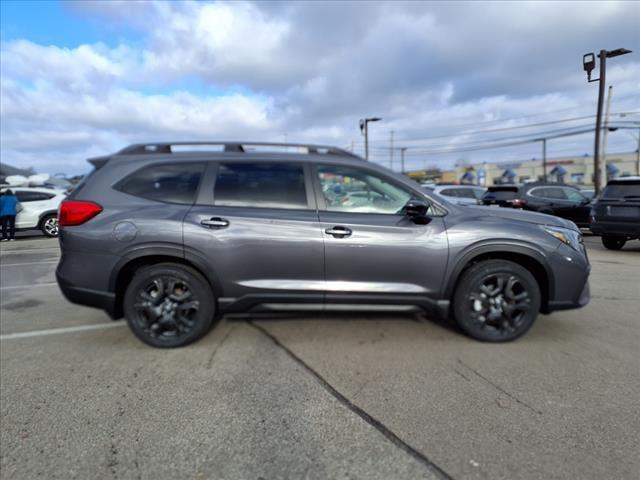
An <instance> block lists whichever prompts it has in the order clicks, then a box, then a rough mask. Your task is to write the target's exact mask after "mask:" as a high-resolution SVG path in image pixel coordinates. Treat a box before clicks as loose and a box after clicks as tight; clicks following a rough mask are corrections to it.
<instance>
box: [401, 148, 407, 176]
mask: <svg viewBox="0 0 640 480" xmlns="http://www.w3.org/2000/svg"><path fill="white" fill-rule="evenodd" d="M406 151H407V147H402V148H401V149H400V168H401V173H403V174H404V152H406Z"/></svg>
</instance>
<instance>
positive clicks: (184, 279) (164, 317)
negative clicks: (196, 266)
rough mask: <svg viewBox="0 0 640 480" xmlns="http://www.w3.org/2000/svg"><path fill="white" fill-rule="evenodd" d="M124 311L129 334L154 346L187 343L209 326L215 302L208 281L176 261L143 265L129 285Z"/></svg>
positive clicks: (211, 321) (211, 322)
mask: <svg viewBox="0 0 640 480" xmlns="http://www.w3.org/2000/svg"><path fill="white" fill-rule="evenodd" d="M124 311H125V317H126V318H127V323H128V324H129V327H130V328H131V330H132V331H133V333H134V334H135V335H136V336H137V337H138V338H139V339H140V340H142V341H143V342H145V343H147V344H149V345H152V346H154V347H163V348H173V347H181V346H184V345H188V344H189V343H192V342H194V341H196V340H198V339H199V338H201V337H202V336H203V335H205V334H206V333H207V332H208V331H209V329H210V328H211V326H212V324H213V322H214V314H215V301H214V297H213V293H212V291H211V288H210V286H209V284H208V282H207V281H206V280H205V279H204V278H203V277H202V275H200V273H198V272H197V271H195V270H193V269H192V268H189V267H186V266H184V265H178V264H160V265H154V266H148V267H144V268H142V269H141V270H139V271H138V272H136V275H135V276H134V278H133V280H132V281H131V283H130V284H129V286H128V288H127V291H126V294H125V298H124Z"/></svg>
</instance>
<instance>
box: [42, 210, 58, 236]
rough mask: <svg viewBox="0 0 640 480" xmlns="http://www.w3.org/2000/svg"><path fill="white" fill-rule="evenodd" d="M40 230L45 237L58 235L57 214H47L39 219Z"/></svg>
mask: <svg viewBox="0 0 640 480" xmlns="http://www.w3.org/2000/svg"><path fill="white" fill-rule="evenodd" d="M40 230H42V233H44V234H45V235H46V236H47V237H50V238H55V237H57V236H58V217H57V215H47V216H46V217H44V218H43V219H42V220H40Z"/></svg>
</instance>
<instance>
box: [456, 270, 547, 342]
mask: <svg viewBox="0 0 640 480" xmlns="http://www.w3.org/2000/svg"><path fill="white" fill-rule="evenodd" d="M453 302H454V303H453V313H454V316H455V319H456V321H457V323H458V325H459V326H460V328H462V330H464V331H465V332H466V333H467V334H468V335H469V336H471V337H473V338H475V339H477V340H481V341H485V342H507V341H510V340H515V339H516V338H518V337H520V336H522V335H524V334H525V333H526V332H527V330H529V328H531V326H532V325H533V322H534V321H535V319H536V317H537V316H538V311H539V310H540V287H539V286H538V282H537V281H536V279H535V278H534V277H533V275H532V274H531V273H530V272H529V271H528V270H527V269H525V268H524V267H522V266H520V265H518V264H517V263H513V262H510V261H507V260H486V261H482V262H479V263H477V264H475V265H473V266H471V267H470V268H469V269H467V270H466V271H465V272H464V273H463V274H462V277H461V279H460V282H459V283H458V286H457V288H456V293H455V294H454V298H453Z"/></svg>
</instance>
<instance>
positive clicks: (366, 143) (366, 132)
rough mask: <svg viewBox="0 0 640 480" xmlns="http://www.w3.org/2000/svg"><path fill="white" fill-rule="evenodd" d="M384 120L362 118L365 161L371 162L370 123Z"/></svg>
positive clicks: (361, 129)
mask: <svg viewBox="0 0 640 480" xmlns="http://www.w3.org/2000/svg"><path fill="white" fill-rule="evenodd" d="M380 120H382V118H379V117H372V118H361V119H360V132H362V133H363V134H364V159H365V160H366V161H369V122H379V121H380Z"/></svg>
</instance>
